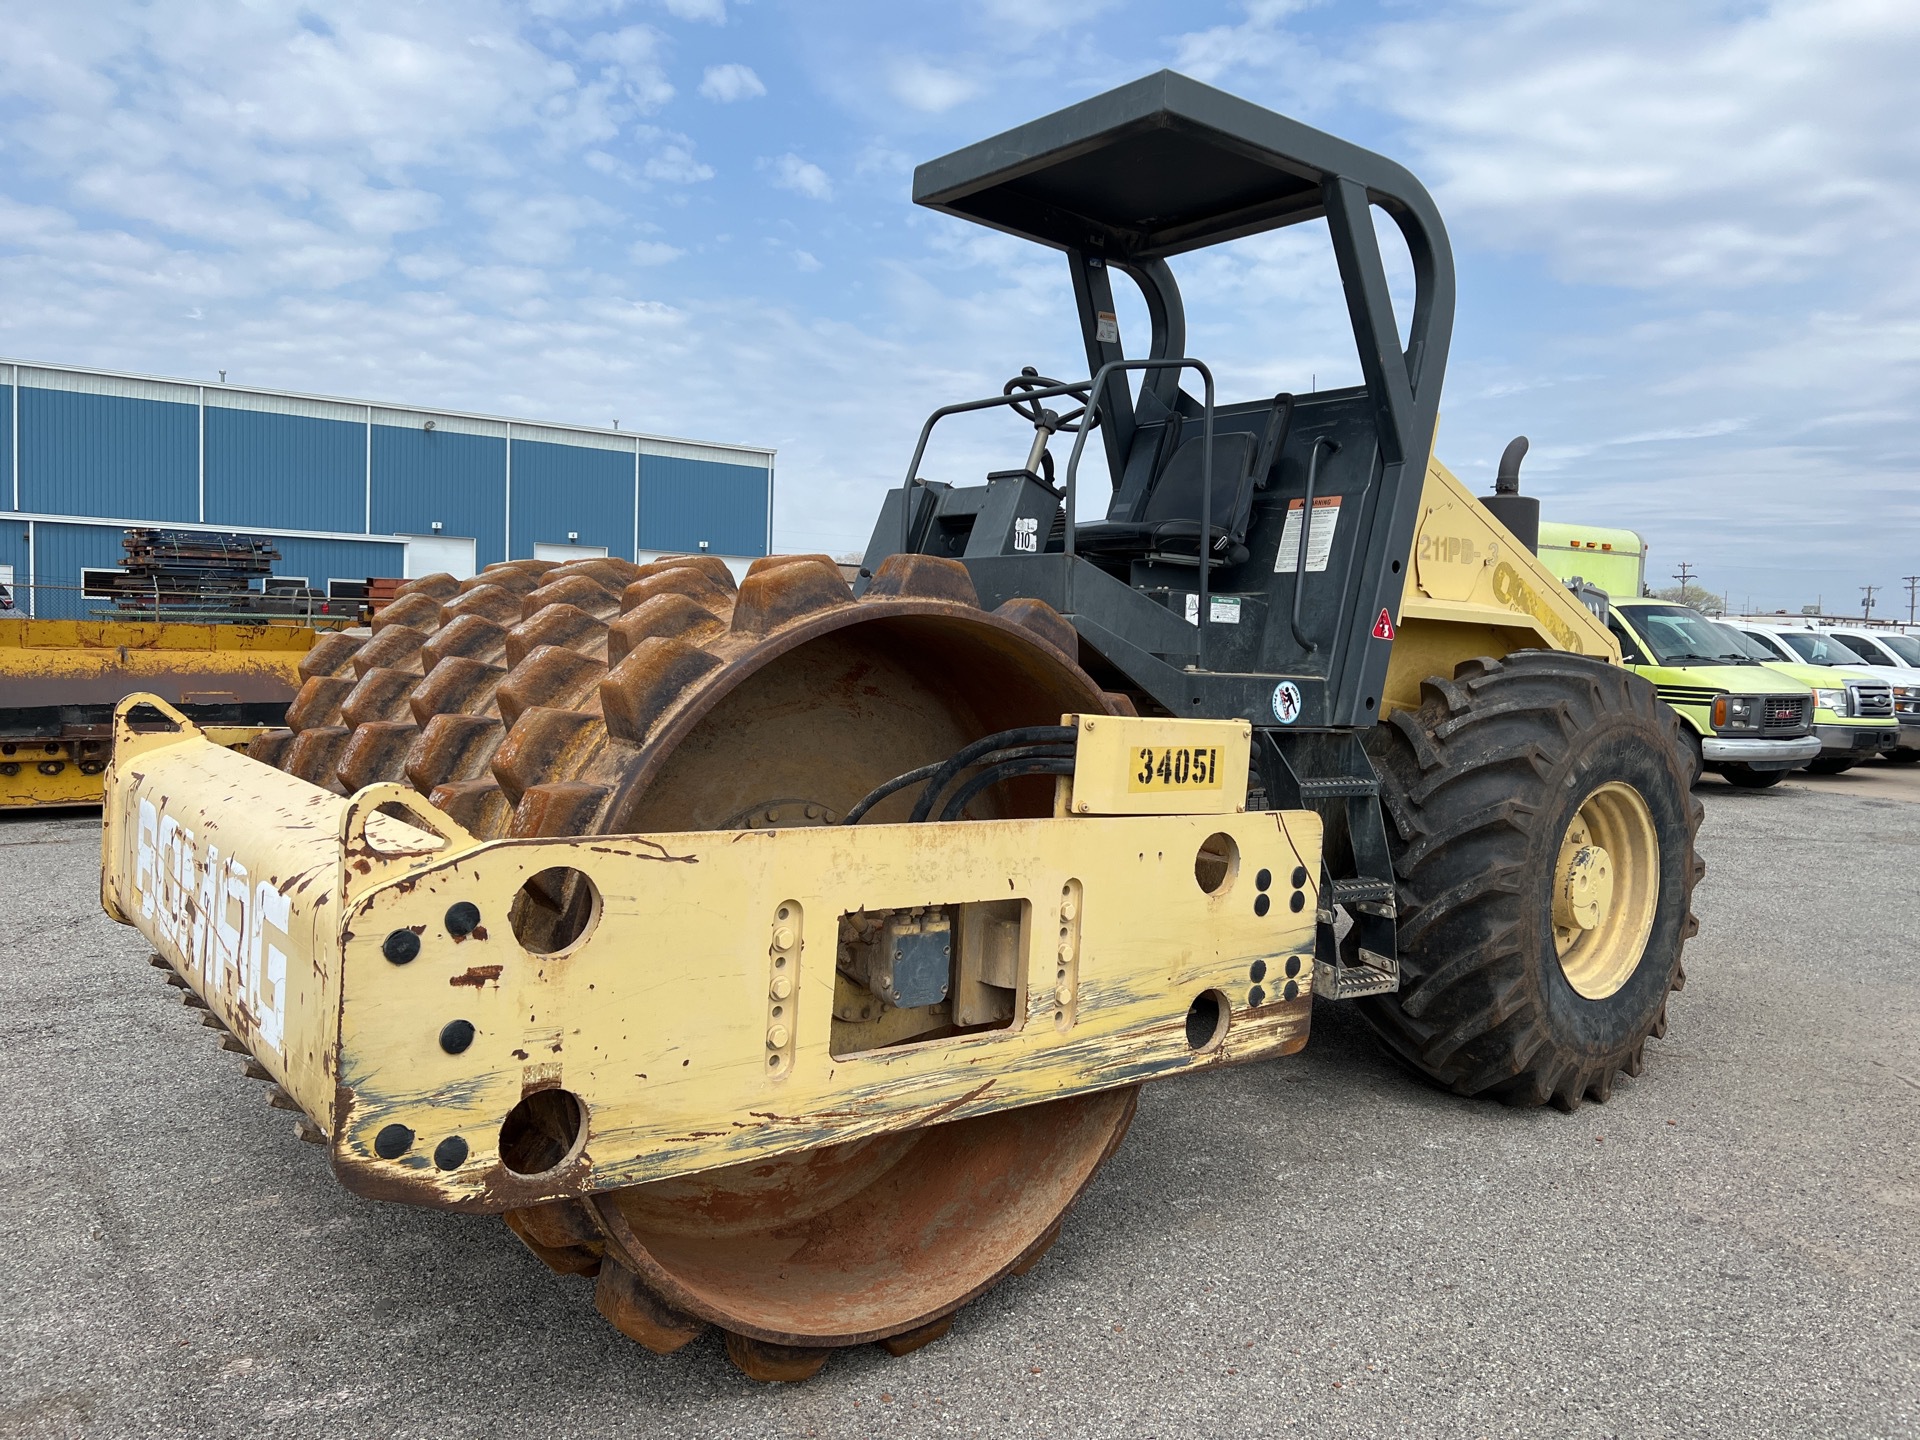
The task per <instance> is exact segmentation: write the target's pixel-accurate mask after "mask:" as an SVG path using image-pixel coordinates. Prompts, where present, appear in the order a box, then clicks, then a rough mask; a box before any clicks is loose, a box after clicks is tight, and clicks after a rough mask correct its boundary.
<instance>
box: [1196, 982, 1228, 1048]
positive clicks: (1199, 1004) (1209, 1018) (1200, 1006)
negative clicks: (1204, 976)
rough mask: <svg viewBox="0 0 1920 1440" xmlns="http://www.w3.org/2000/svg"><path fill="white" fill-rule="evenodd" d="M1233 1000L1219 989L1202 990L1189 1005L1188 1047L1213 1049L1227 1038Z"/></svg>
mask: <svg viewBox="0 0 1920 1440" xmlns="http://www.w3.org/2000/svg"><path fill="white" fill-rule="evenodd" d="M1230 1006H1231V1002H1230V1001H1229V1000H1228V999H1227V997H1226V995H1225V994H1224V993H1222V992H1221V991H1219V990H1202V991H1201V992H1200V993H1199V994H1198V995H1196V996H1194V997H1193V1004H1191V1005H1189V1006H1188V1007H1187V1048H1188V1049H1189V1050H1193V1051H1205V1050H1212V1049H1215V1048H1217V1047H1218V1046H1219V1044H1220V1042H1221V1041H1222V1040H1224V1039H1226V1038H1227V1024H1228V1018H1229V1015H1230V1013H1231V1011H1230Z"/></svg>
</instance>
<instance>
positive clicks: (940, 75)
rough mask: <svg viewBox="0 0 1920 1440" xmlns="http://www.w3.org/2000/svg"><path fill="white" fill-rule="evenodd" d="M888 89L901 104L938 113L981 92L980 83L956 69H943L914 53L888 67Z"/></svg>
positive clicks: (933, 113) (929, 112) (934, 113)
mask: <svg viewBox="0 0 1920 1440" xmlns="http://www.w3.org/2000/svg"><path fill="white" fill-rule="evenodd" d="M887 90H888V92H889V93H890V94H891V95H892V96H893V98H894V99H896V100H898V101H899V102H900V103H901V104H902V105H907V106H911V107H912V108H913V109H915V110H924V111H926V112H927V113H928V114H932V115H937V114H939V113H940V112H941V111H943V110H951V109H952V108H953V107H954V106H956V105H958V104H960V103H961V102H962V101H964V100H971V99H972V98H973V97H974V96H975V95H977V94H979V93H980V84H979V82H978V81H977V80H974V79H972V78H970V77H969V76H966V75H962V74H960V73H959V72H958V71H956V70H946V69H942V68H941V67H940V66H938V65H935V64H933V63H932V62H931V61H928V60H923V59H921V58H919V57H918V56H912V57H909V58H907V59H903V60H896V61H895V62H894V63H893V64H892V66H890V67H889V69H888V71H887Z"/></svg>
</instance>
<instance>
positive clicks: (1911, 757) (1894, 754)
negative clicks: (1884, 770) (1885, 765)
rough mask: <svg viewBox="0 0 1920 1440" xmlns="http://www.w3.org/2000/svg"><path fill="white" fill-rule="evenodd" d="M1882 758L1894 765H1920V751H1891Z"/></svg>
mask: <svg viewBox="0 0 1920 1440" xmlns="http://www.w3.org/2000/svg"><path fill="white" fill-rule="evenodd" d="M1880 758H1881V759H1882V760H1885V761H1887V762H1889V763H1890V764H1894V765H1914V764H1920V750H1908V749H1905V748H1902V749H1899V750H1889V751H1887V752H1886V753H1885V754H1883V755H1882V756H1881V757H1880Z"/></svg>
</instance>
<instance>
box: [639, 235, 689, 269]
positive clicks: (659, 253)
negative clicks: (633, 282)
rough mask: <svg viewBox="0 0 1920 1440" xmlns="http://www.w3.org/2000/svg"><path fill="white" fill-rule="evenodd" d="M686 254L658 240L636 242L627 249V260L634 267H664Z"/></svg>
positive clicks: (676, 247)
mask: <svg viewBox="0 0 1920 1440" xmlns="http://www.w3.org/2000/svg"><path fill="white" fill-rule="evenodd" d="M686 253H687V252H686V251H684V250H682V249H680V248H679V247H678V246H674V245H668V244H666V243H665V242H664V241H660V240H636V241H634V242H633V244H631V245H629V246H628V247H627V258H628V259H629V260H631V261H633V263H634V264H636V265H666V264H669V263H671V262H672V261H675V260H678V259H679V258H680V257H681V256H682V255H684V254H686Z"/></svg>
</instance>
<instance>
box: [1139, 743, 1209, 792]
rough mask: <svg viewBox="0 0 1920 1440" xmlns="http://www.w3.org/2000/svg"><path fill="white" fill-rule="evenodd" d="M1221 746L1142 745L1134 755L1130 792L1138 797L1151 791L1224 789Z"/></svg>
mask: <svg viewBox="0 0 1920 1440" xmlns="http://www.w3.org/2000/svg"><path fill="white" fill-rule="evenodd" d="M1221 783H1222V780H1221V774H1220V747H1219V746H1218V745H1142V746H1140V747H1138V748H1137V749H1136V750H1135V751H1134V752H1133V768H1132V773H1131V774H1130V775H1128V776H1127V789H1128V791H1129V792H1131V793H1132V794H1135V795H1139V794H1142V793H1143V792H1146V791H1151V790H1218V789H1219V788H1220V786H1221Z"/></svg>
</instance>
